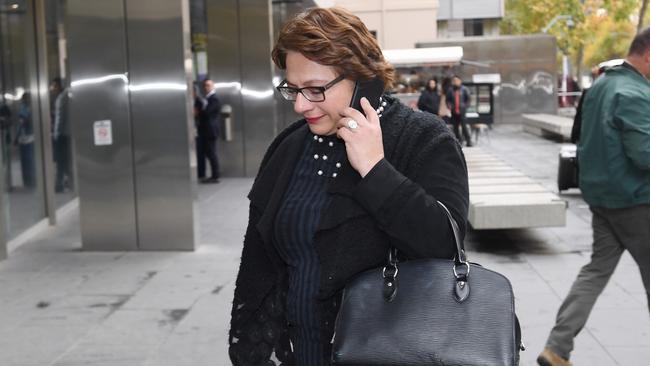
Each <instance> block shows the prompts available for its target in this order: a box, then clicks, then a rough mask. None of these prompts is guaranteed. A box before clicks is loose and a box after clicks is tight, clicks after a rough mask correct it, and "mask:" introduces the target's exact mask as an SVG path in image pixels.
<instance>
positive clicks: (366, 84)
mask: <svg viewBox="0 0 650 366" xmlns="http://www.w3.org/2000/svg"><path fill="white" fill-rule="evenodd" d="M382 94H384V81H383V80H381V79H380V78H374V79H372V80H368V81H357V82H356V83H355V84H354V91H353V92H352V100H351V101H350V107H352V108H354V109H356V110H358V111H360V112H361V113H364V112H363V108H361V98H363V97H366V98H368V101H369V102H370V105H372V108H373V109H377V108H379V98H381V95H382ZM364 114H365V113H364Z"/></svg>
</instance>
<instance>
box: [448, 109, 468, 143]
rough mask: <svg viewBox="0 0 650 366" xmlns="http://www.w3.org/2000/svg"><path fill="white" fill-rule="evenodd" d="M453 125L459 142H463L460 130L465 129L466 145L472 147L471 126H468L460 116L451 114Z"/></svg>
mask: <svg viewBox="0 0 650 366" xmlns="http://www.w3.org/2000/svg"><path fill="white" fill-rule="evenodd" d="M451 124H452V125H454V135H456V138H457V139H458V141H460V142H462V141H463V140H462V139H461V138H460V128H461V126H462V127H463V137H465V143H466V144H467V146H470V145H472V136H471V135H470V134H469V126H467V121H465V118H463V116H461V115H460V114H455V113H452V114H451Z"/></svg>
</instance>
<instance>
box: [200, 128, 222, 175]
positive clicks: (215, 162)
mask: <svg viewBox="0 0 650 366" xmlns="http://www.w3.org/2000/svg"><path fill="white" fill-rule="evenodd" d="M205 159H208V161H209V162H210V172H211V173H212V176H211V177H210V178H219V159H217V138H206V137H201V136H199V137H197V138H196V161H197V170H198V172H197V173H198V176H199V179H202V178H205Z"/></svg>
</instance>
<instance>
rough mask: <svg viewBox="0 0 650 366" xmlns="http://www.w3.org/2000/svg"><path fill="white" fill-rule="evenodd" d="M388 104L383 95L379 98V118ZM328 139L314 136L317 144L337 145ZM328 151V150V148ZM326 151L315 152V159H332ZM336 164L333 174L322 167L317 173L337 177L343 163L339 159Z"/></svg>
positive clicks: (331, 147) (330, 147) (329, 147)
mask: <svg viewBox="0 0 650 366" xmlns="http://www.w3.org/2000/svg"><path fill="white" fill-rule="evenodd" d="M387 106H388V103H387V102H386V101H385V100H384V99H383V97H382V98H379V107H378V108H377V109H375V111H376V112H377V116H378V117H379V118H381V117H382V116H383V114H384V110H385V108H386V107H387ZM326 139H328V138H327V137H323V136H318V135H314V136H313V140H314V143H316V144H318V145H321V144H324V143H326V146H327V149H333V148H334V145H335V142H334V140H333V139H329V140H330V141H326ZM336 143H340V142H336ZM326 151H327V150H326ZM326 151H325V152H322V153H320V154H318V153H315V154H314V159H315V160H322V161H328V160H330V156H328V154H329V153H328V152H326ZM334 166H335V168H336V170H335V171H334V172H333V173H332V174H331V175H329V174H325V172H324V171H323V170H322V169H319V170H318V171H317V172H316V174H318V175H319V176H327V177H329V178H336V177H337V176H338V170H339V169H340V168H341V166H342V164H341V162H340V161H337V162H336V163H335V164H334Z"/></svg>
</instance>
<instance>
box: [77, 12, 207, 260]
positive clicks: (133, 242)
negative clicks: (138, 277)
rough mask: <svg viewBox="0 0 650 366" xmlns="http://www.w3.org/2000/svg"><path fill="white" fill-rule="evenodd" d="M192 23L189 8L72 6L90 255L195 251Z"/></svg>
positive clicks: (82, 203)
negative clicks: (94, 252)
mask: <svg viewBox="0 0 650 366" xmlns="http://www.w3.org/2000/svg"><path fill="white" fill-rule="evenodd" d="M187 15H188V4H187V0H158V1H153V0H126V1H125V0H69V1H68V44H69V60H70V74H71V81H72V83H71V85H72V98H71V102H70V103H71V106H70V109H71V118H72V122H73V123H72V126H73V128H74V129H75V132H76V134H75V140H76V141H75V143H76V147H77V149H76V156H77V164H78V177H79V178H78V179H79V201H80V214H81V233H82V244H83V247H84V248H85V249H95V250H137V249H147V250H178V249H180V250H191V249H193V248H194V238H195V235H194V232H195V230H194V202H193V194H192V183H193V182H192V177H191V174H190V166H189V165H190V159H189V155H190V153H191V151H190V144H189V138H190V137H189V126H190V115H189V107H190V100H189V89H188V77H187V75H188V71H189V70H190V69H189V68H191V62H190V61H188V60H191V58H190V57H189V25H188V21H189V20H188V16H187ZM106 121H110V122H106ZM107 134H108V135H107ZM109 135H112V138H108V136H109Z"/></svg>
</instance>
